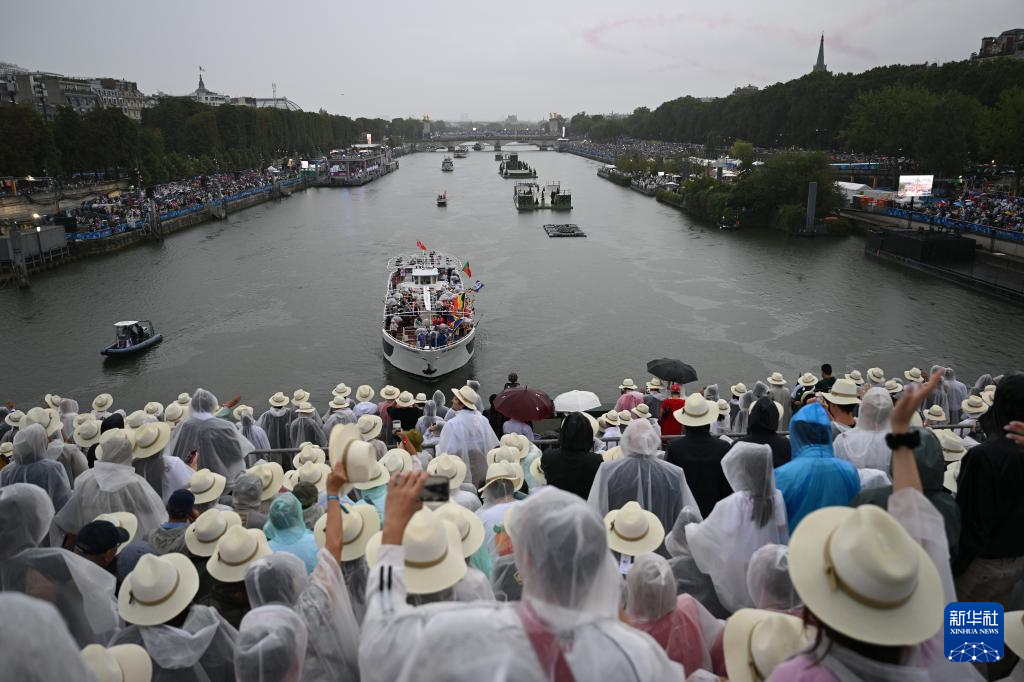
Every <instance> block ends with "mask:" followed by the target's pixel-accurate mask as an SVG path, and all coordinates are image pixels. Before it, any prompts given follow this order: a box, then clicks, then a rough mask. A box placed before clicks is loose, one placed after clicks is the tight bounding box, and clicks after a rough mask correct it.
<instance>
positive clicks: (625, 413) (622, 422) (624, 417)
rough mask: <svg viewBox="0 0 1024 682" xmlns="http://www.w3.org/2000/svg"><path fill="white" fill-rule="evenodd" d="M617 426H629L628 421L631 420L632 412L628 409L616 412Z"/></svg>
mask: <svg viewBox="0 0 1024 682" xmlns="http://www.w3.org/2000/svg"><path fill="white" fill-rule="evenodd" d="M618 417H619V426H629V423H630V422H631V421H633V413H631V412H630V411H629V410H621V411H620V412H619V414H618Z"/></svg>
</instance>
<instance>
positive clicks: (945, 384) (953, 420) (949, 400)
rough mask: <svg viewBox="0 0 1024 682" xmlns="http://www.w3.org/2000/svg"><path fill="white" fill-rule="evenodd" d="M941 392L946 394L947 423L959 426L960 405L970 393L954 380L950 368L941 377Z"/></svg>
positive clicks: (954, 377) (952, 371)
mask: <svg viewBox="0 0 1024 682" xmlns="http://www.w3.org/2000/svg"><path fill="white" fill-rule="evenodd" d="M936 390H938V389H936ZM942 390H944V391H945V392H946V404H947V405H948V408H949V409H948V410H947V411H946V416H948V417H949V423H950V424H959V423H960V419H961V416H962V415H961V411H962V408H961V406H960V404H961V403H962V402H963V401H965V400H967V396H969V395H970V391H968V390H967V386H966V384H964V382H962V381H960V380H958V379H957V378H956V372H955V371H954V370H953V368H952V367H947V368H946V372H945V374H944V375H943V377H942Z"/></svg>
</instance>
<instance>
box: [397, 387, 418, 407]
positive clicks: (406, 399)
mask: <svg viewBox="0 0 1024 682" xmlns="http://www.w3.org/2000/svg"><path fill="white" fill-rule="evenodd" d="M415 404H416V398H414V397H413V395H412V393H409V391H402V392H401V393H399V394H398V400H396V401H395V405H397V406H398V407H412V406H413V405H415Z"/></svg>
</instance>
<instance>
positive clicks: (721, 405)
mask: <svg viewBox="0 0 1024 682" xmlns="http://www.w3.org/2000/svg"><path fill="white" fill-rule="evenodd" d="M775 404H776V405H778V403H777V402H776V403H775ZM731 413H732V405H730V404H729V401H728V400H726V399H725V398H719V399H718V416H720V417H728V416H729V415H730V414H731Z"/></svg>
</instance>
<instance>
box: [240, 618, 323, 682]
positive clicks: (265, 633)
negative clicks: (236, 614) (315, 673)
mask: <svg viewBox="0 0 1024 682" xmlns="http://www.w3.org/2000/svg"><path fill="white" fill-rule="evenodd" d="M307 641H308V633H307V632H306V624H305V623H303V622H302V619H301V618H299V615H298V614H297V613H295V612H294V611H292V610H291V609H290V608H288V607H287V606H282V605H280V604H273V605H271V606H261V607H259V608H257V609H253V610H252V611H250V612H249V613H247V614H245V617H244V618H243V619H242V625H241V627H239V628H238V642H237V644H236V645H235V675H236V676H237V678H238V679H239V680H246V681H247V682H248V681H250V680H251V681H252V682H299V680H301V679H303V677H302V670H303V663H304V662H305V659H306V655H305V654H306V642H307Z"/></svg>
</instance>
